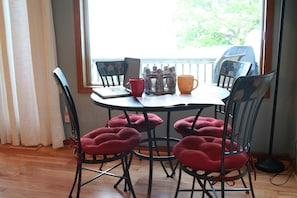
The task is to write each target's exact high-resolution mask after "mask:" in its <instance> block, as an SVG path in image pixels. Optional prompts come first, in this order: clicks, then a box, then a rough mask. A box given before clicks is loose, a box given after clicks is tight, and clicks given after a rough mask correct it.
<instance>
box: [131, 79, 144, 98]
mask: <svg viewBox="0 0 297 198" xmlns="http://www.w3.org/2000/svg"><path fill="white" fill-rule="evenodd" d="M129 84H130V88H131V93H132V95H133V96H135V97H141V96H142V94H143V91H144V79H143V78H130V79H129Z"/></svg>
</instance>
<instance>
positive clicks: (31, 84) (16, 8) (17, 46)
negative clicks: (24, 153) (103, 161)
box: [0, 0, 65, 148]
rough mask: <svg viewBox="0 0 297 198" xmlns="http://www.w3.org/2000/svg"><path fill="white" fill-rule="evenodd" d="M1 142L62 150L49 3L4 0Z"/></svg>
mask: <svg viewBox="0 0 297 198" xmlns="http://www.w3.org/2000/svg"><path fill="white" fill-rule="evenodd" d="M0 2H1V3H0V27H1V28H0V38H1V40H0V45H1V46H0V140H1V144H7V143H10V144H12V145H14V146H18V145H22V146H37V145H40V144H41V145H52V147H54V148H59V147H62V146H63V140H64V139H65V137H64V136H65V135H64V129H63V124H62V120H61V114H60V108H59V107H60V105H59V95H58V90H57V89H58V88H57V85H56V83H55V81H54V78H53V75H52V70H53V69H54V68H55V66H56V65H57V57H56V46H55V34H54V27H53V17H52V8H51V1H50V0H13V1H11V0H0Z"/></svg>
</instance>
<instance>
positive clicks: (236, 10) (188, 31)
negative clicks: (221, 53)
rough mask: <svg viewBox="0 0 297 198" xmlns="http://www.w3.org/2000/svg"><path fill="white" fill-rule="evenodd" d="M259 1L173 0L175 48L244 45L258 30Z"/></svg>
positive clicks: (260, 2) (259, 22)
mask: <svg viewBox="0 0 297 198" xmlns="http://www.w3.org/2000/svg"><path fill="white" fill-rule="evenodd" d="M261 5H262V1H261V0H177V6H176V8H177V10H176V13H177V14H176V16H175V18H174V25H175V30H176V38H177V48H179V49H183V48H186V47H191V48H199V47H210V46H218V45H220V46H222V45H241V44H244V40H245V37H246V35H247V34H248V33H249V32H250V31H251V30H253V29H260V26H261V25H260V24H261V21H260V19H261Z"/></svg>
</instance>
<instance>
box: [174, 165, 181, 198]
mask: <svg viewBox="0 0 297 198" xmlns="http://www.w3.org/2000/svg"><path fill="white" fill-rule="evenodd" d="M178 163H180V162H178ZM181 177H182V165H181V164H179V174H178V181H177V186H176V191H175V196H174V198H177V195H178V192H179V188H180V182H181Z"/></svg>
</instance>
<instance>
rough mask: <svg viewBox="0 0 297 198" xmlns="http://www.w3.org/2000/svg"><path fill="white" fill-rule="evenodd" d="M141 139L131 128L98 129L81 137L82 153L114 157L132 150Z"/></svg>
mask: <svg viewBox="0 0 297 198" xmlns="http://www.w3.org/2000/svg"><path fill="white" fill-rule="evenodd" d="M140 139H141V135H140V133H139V132H138V131H137V130H136V129H133V128H128V127H116V128H107V127H103V128H98V129H95V130H93V131H91V132H89V133H87V134H85V135H84V136H82V137H81V146H82V152H84V153H87V154H96V155H114V154H117V153H121V152H125V151H129V150H132V149H134V147H136V146H137V145H138V144H139V142H140Z"/></svg>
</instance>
